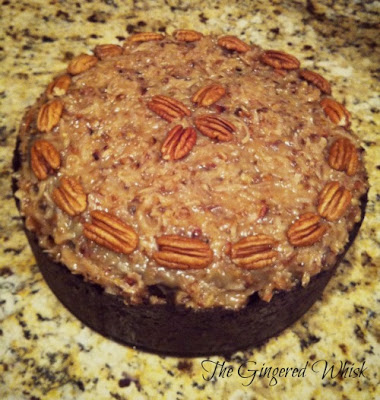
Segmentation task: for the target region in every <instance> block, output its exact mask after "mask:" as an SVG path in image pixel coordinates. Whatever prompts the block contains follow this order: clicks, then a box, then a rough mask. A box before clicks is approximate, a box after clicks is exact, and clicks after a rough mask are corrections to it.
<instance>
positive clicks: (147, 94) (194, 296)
mask: <svg viewBox="0 0 380 400" xmlns="http://www.w3.org/2000/svg"><path fill="white" fill-rule="evenodd" d="M20 138H21V145H20V152H21V154H22V156H23V164H22V168H21V171H20V172H19V173H18V174H17V179H18V186H19V190H18V192H17V196H18V198H19V199H20V200H21V210H22V214H23V215H24V216H25V220H26V226H27V228H28V229H30V230H32V231H33V232H34V233H35V234H36V236H37V237H38V239H39V242H40V246H41V247H43V248H44V249H46V251H47V252H49V254H50V255H51V256H52V257H53V258H54V259H55V260H56V261H60V262H61V263H63V264H65V265H66V266H67V267H68V268H69V269H70V270H71V271H72V272H73V273H75V274H82V275H83V276H84V277H85V278H86V279H88V280H89V281H91V282H95V283H98V284H100V285H102V286H103V287H104V288H105V289H106V290H107V291H108V292H111V293H114V294H118V295H121V296H123V297H124V298H125V302H126V303H128V304H138V303H142V302H144V303H147V302H150V303H152V304H157V303H162V302H165V296H164V295H163V293H166V291H168V290H169V291H171V293H174V294H175V301H176V302H177V304H185V305H187V306H189V307H194V308H204V307H213V306H222V307H226V308H232V309H238V308H240V307H243V306H244V304H246V302H247V299H248V297H249V296H250V295H251V294H252V293H254V292H258V293H259V295H260V296H261V298H262V299H264V300H266V301H270V299H271V297H272V295H273V293H275V291H279V290H290V289H292V288H293V287H294V286H295V285H296V284H297V283H298V282H300V281H301V282H302V284H303V285H306V284H307V283H308V281H309V279H310V277H311V276H313V275H315V274H317V273H319V272H320V271H321V270H323V269H326V268H329V267H331V266H332V265H333V264H334V262H335V260H336V257H337V255H338V254H339V252H341V251H342V249H343V247H344V245H345V243H346V242H347V240H348V232H349V231H350V230H351V229H352V227H353V225H354V223H355V222H357V221H358V220H359V219H360V207H359V206H360V204H359V199H360V197H361V196H362V195H363V193H364V192H365V191H366V178H365V171H364V168H363V163H362V161H361V151H360V147H359V142H358V139H357V137H356V136H355V135H354V134H353V132H352V131H351V130H350V114H349V112H348V111H347V110H346V108H345V107H344V106H343V105H342V104H340V103H338V102H337V101H335V100H334V99H333V98H332V97H331V86H330V83H329V82H328V81H327V80H326V79H325V78H323V77H322V76H321V75H320V74H318V73H316V72H314V71H311V70H306V69H302V68H301V67H300V61H299V60H298V59H297V58H296V57H294V56H292V55H290V54H287V53H285V52H282V51H278V50H263V49H261V48H260V47H259V46H256V45H250V44H247V43H244V42H243V41H241V40H240V39H238V38H236V37H234V36H222V37H214V36H203V35H202V34H201V33H198V32H195V31H189V30H179V31H176V32H174V34H173V35H172V36H164V35H163V34H159V33H140V34H135V35H132V36H131V37H129V38H128V39H127V40H126V41H125V43H124V45H123V46H122V47H121V46H118V45H114V44H106V45H99V46H97V47H96V48H95V49H94V51H93V54H91V55H90V54H81V55H79V56H77V57H75V58H74V59H73V60H72V61H71V62H70V64H69V66H68V68H67V71H65V72H64V73H63V74H61V75H60V76H58V77H56V78H55V79H54V80H53V81H52V82H51V83H50V84H49V86H48V87H47V89H46V92H45V93H44V95H43V96H42V97H41V98H40V100H39V101H38V102H37V104H35V105H34V106H33V107H31V108H30V110H29V111H28V112H27V114H26V116H25V118H24V121H23V123H22V126H21V130H20ZM153 289H154V290H153Z"/></svg>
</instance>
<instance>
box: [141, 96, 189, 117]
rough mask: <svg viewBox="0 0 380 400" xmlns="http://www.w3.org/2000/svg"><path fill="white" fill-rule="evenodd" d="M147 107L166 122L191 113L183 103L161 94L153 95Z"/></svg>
mask: <svg viewBox="0 0 380 400" xmlns="http://www.w3.org/2000/svg"><path fill="white" fill-rule="evenodd" d="M148 108H149V109H150V110H151V111H153V112H155V113H156V114H157V115H159V116H160V117H161V118H163V119H165V120H166V121H168V122H172V121H174V120H175V119H178V118H183V117H184V116H185V115H186V116H188V117H189V116H190V115H191V111H190V110H189V109H188V108H187V107H186V106H185V105H184V104H183V103H181V102H180V101H178V100H176V99H173V98H171V97H167V96H162V95H157V96H153V97H152V100H151V101H150V102H149V103H148Z"/></svg>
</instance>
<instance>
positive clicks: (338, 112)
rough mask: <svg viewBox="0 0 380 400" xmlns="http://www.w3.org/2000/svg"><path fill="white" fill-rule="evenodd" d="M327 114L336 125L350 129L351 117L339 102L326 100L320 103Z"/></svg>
mask: <svg viewBox="0 0 380 400" xmlns="http://www.w3.org/2000/svg"><path fill="white" fill-rule="evenodd" d="M320 104H321V107H322V108H323V111H324V112H325V114H326V115H327V116H328V117H329V118H330V120H331V122H333V123H334V124H336V125H339V126H344V127H348V126H349V125H350V118H351V115H350V113H349V112H348V111H347V109H346V107H344V106H343V105H342V104H340V103H338V102H337V101H335V100H333V99H329V98H324V99H322V100H321V102H320Z"/></svg>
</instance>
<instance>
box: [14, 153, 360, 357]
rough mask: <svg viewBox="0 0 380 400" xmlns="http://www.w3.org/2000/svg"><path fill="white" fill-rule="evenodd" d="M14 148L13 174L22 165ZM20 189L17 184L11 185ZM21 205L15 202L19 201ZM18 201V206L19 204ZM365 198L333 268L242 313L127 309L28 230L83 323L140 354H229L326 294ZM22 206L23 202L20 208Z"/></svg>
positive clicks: (51, 278) (47, 271) (43, 266)
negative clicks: (51, 254)
mask: <svg viewBox="0 0 380 400" xmlns="http://www.w3.org/2000/svg"><path fill="white" fill-rule="evenodd" d="M19 158H20V157H19V155H18V152H17V150H16V152H15V158H14V170H15V171H17V170H18V168H19V166H20V160H19ZM13 190H14V191H15V190H17V181H16V180H14V182H13ZM16 202H17V199H16ZM17 203H18V202H17ZM366 203H367V198H366V197H365V198H363V199H362V202H361V204H362V218H361V220H360V222H358V223H357V224H356V225H355V227H354V229H353V230H352V231H351V233H350V240H349V243H347V245H346V247H345V249H344V251H343V252H342V253H341V254H340V256H339V260H338V262H337V263H336V265H335V267H334V268H332V269H330V270H328V271H323V272H321V273H320V274H318V275H317V276H315V277H313V278H312V279H311V280H310V283H309V284H308V286H307V287H302V286H300V285H299V286H298V287H296V288H295V289H293V290H291V291H289V292H280V293H277V294H275V295H274V296H273V298H272V300H271V301H270V302H269V303H268V302H265V301H263V300H261V299H260V298H259V296H258V295H257V294H254V295H253V296H251V298H250V300H249V302H248V304H247V305H246V306H245V307H244V308H243V309H241V310H239V311H233V310H228V309H224V308H221V307H215V308H209V309H203V310H194V309H191V308H186V307H184V306H178V305H175V304H174V303H173V302H172V301H171V300H170V299H168V303H167V304H165V305H149V304H148V305H146V304H142V305H126V304H125V303H124V302H123V299H122V298H120V297H118V296H114V295H111V294H107V293H105V292H104V290H103V289H102V288H101V287H100V286H98V285H95V284H92V283H90V282H86V281H85V280H84V279H83V278H82V277H81V276H79V275H74V274H72V273H71V272H70V271H69V270H68V268H66V267H65V266H64V265H62V264H60V263H56V262H54V261H53V260H52V259H50V257H49V256H48V254H47V253H45V252H44V251H43V249H41V248H40V247H39V245H38V241H37V238H36V236H35V235H34V234H33V233H32V232H30V231H28V230H26V229H25V232H26V235H27V237H28V240H29V242H30V245H31V248H32V250H33V253H34V256H35V257H36V260H37V263H38V265H39V268H40V270H41V273H42V275H43V276H44V278H45V280H46V282H47V283H48V285H49V286H50V288H51V290H52V291H53V292H54V294H55V295H56V296H57V297H58V299H59V300H60V301H61V302H62V303H63V305H64V306H65V307H67V309H68V310H69V311H70V312H71V313H72V314H74V315H75V316H76V317H77V318H78V319H80V320H81V321H82V322H83V323H84V324H86V325H87V326H89V327H90V328H92V329H94V330H95V331H97V332H99V333H101V334H102V335H104V336H106V337H108V338H111V339H113V340H116V341H118V342H120V343H123V344H126V345H129V346H133V347H136V348H138V349H141V350H145V351H149V352H154V353H159V354H167V355H174V356H193V357H194V356H208V355H215V354H219V355H225V356H226V355H229V354H231V353H233V352H235V351H237V350H243V349H246V348H248V347H254V346H258V345H260V344H262V343H263V342H264V341H265V340H267V339H269V338H271V337H273V336H275V335H277V334H279V333H280V332H281V331H283V330H284V329H285V328H287V327H288V326H290V325H291V324H293V323H294V322H295V321H297V320H298V319H299V318H300V317H301V316H302V315H303V314H304V313H305V312H306V311H307V310H308V309H309V308H310V307H311V306H312V305H313V304H314V303H315V301H316V300H318V299H319V298H320V297H321V296H322V293H323V290H324V288H325V286H326V285H327V283H328V281H329V280H330V278H331V277H332V275H333V274H334V271H335V270H336V267H337V265H338V263H339V261H340V260H341V259H342V258H343V257H344V254H345V253H346V251H347V249H348V248H349V247H350V245H351V244H352V242H353V240H354V239H355V237H356V235H357V233H358V231H359V228H360V225H361V222H362V220H363V218H364V212H365V206H366ZM17 205H18V206H19V204H17Z"/></svg>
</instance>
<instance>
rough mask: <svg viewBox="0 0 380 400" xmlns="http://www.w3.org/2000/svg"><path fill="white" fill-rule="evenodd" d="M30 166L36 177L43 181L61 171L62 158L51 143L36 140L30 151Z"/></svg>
mask: <svg viewBox="0 0 380 400" xmlns="http://www.w3.org/2000/svg"><path fill="white" fill-rule="evenodd" d="M30 164H31V167H32V170H33V172H34V174H35V175H36V177H37V178H38V179H39V180H41V181H42V180H44V179H46V178H47V177H48V175H52V174H54V173H55V171H56V170H58V169H59V167H60V166H61V158H60V156H59V153H58V151H57V150H56V148H55V147H54V146H53V145H52V144H51V143H49V142H47V141H46V140H36V141H35V142H34V143H33V146H32V148H31V150H30Z"/></svg>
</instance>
